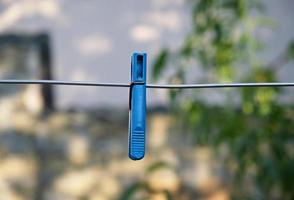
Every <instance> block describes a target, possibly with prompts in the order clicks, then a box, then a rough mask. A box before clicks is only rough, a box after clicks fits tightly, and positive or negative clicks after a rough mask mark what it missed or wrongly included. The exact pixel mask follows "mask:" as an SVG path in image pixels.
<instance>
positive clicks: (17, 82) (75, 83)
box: [0, 80, 130, 87]
mask: <svg viewBox="0 0 294 200" xmlns="http://www.w3.org/2000/svg"><path fill="white" fill-rule="evenodd" d="M0 84H11V85H12V84H14V85H21V84H30V85H31V84H45V85H72V86H100V87H129V86H130V84H128V83H97V82H82V81H56V80H0Z"/></svg>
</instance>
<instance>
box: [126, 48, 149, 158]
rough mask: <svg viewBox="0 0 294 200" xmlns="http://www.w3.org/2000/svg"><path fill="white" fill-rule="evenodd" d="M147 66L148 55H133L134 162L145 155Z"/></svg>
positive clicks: (131, 140) (131, 131) (131, 117)
mask: <svg viewBox="0 0 294 200" xmlns="http://www.w3.org/2000/svg"><path fill="white" fill-rule="evenodd" d="M146 65H147V54H146V53H134V54H133V55H132V59H131V85H130V99H129V104H130V108H129V109H130V110H129V157H130V158H131V159H132V160H140V159H142V158H143V157H144V155H145V138H146V77H147V74H146V71H147V70H146Z"/></svg>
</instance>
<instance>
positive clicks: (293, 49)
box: [288, 40, 294, 60]
mask: <svg viewBox="0 0 294 200" xmlns="http://www.w3.org/2000/svg"><path fill="white" fill-rule="evenodd" d="M288 56H289V58H290V59H291V60H294V40H293V41H291V42H290V44H289V46H288Z"/></svg>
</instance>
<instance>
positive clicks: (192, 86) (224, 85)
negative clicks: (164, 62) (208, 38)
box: [147, 83, 294, 89]
mask: <svg viewBox="0 0 294 200" xmlns="http://www.w3.org/2000/svg"><path fill="white" fill-rule="evenodd" d="M293 86H294V83H218V84H217V83H208V84H188V85H156V84H148V85H147V87H148V88H156V89H195V88H230V87H293Z"/></svg>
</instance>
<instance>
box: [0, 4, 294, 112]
mask: <svg viewBox="0 0 294 200" xmlns="http://www.w3.org/2000/svg"><path fill="white" fill-rule="evenodd" d="M2 2H3V3H2V6H1V7H0V31H1V32H9V31H14V32H15V31H17V32H19V31H24V32H34V31H40V30H48V31H49V32H50V34H51V36H52V39H53V40H52V41H53V43H52V44H53V59H54V76H55V79H60V80H81V81H83V80H86V81H99V82H100V81H101V82H124V83H127V82H129V77H130V72H129V71H130V64H129V61H130V56H131V54H132V52H135V51H145V52H147V53H148V56H149V60H151V59H152V57H153V56H154V55H155V54H156V53H157V52H158V51H159V49H160V47H163V46H165V45H166V46H169V47H176V46H177V45H179V44H180V42H181V40H182V39H183V36H184V35H185V34H186V33H187V32H188V30H189V20H190V19H189V17H190V15H189V7H188V5H187V4H186V3H185V1H184V0H148V1H147V0H146V1H135V0H124V1H117V0H84V1H80V0H79V1H78V0H44V1H39V0H23V1H14V0H3V1H2ZM269 5H270V6H269V9H268V10H269V13H270V15H271V16H272V17H273V18H274V19H275V20H276V21H278V23H279V24H280V25H279V27H278V28H277V31H276V32H271V33H268V34H266V35H267V38H266V40H267V41H268V44H269V47H270V49H269V50H268V51H267V52H266V53H265V54H263V55H262V56H264V57H265V59H269V60H270V58H271V57H272V55H276V54H278V53H279V52H281V51H282V49H283V48H284V47H285V44H287V42H288V41H289V39H291V38H294V34H293V31H294V20H293V19H294V14H293V12H292V11H293V9H294V3H293V1H292V0H281V1H275V0H270V1H269ZM289 72H290V73H289ZM279 73H280V76H281V77H282V78H283V79H284V80H285V81H293V74H294V70H293V65H289V66H288V67H287V68H284V69H282V70H281V71H280V72H279ZM291 91H293V90H291ZM148 92H149V91H148ZM57 101H58V105H59V106H60V107H61V108H65V107H72V106H87V107H89V106H101V107H102V106H104V105H112V106H127V102H128V90H127V89H114V88H113V89H110V88H91V87H89V88H86V87H63V86H59V87H58V88H57ZM148 101H149V103H151V104H154V103H164V102H165V93H164V92H162V91H161V92H159V91H156V92H155V91H150V92H149V95H148Z"/></svg>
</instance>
